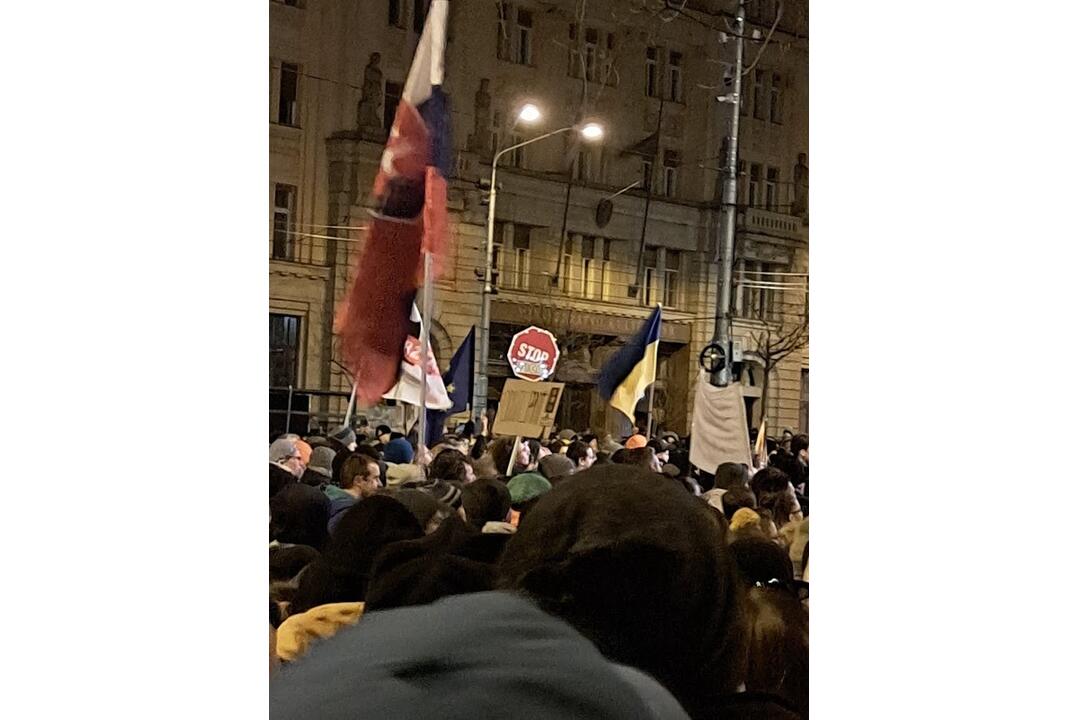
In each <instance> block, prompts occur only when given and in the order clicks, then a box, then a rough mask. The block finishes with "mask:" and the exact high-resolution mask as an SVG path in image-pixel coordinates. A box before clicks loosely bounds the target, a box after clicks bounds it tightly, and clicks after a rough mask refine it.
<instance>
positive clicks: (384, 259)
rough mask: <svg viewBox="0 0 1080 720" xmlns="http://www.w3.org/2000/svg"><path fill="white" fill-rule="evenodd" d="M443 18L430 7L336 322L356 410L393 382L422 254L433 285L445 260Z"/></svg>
mask: <svg viewBox="0 0 1080 720" xmlns="http://www.w3.org/2000/svg"><path fill="white" fill-rule="evenodd" d="M446 17H447V0H432V2H431V7H430V9H429V12H428V16H427V22H426V23H425V25H424V32H423V34H422V35H421V36H420V43H419V45H417V48H416V54H415V55H414V56H413V62H412V67H411V68H410V69H409V77H408V79H407V80H406V81H405V88H404V89H403V91H402V94H401V102H400V104H399V105H398V108H397V114H396V115H395V116H394V124H393V127H392V128H391V130H390V136H389V138H388V139H387V141H386V148H385V149H384V150H383V155H382V162H381V164H380V167H379V173H378V175H377V176H376V177H375V188H374V192H373V197H374V199H375V203H374V205H375V207H374V209H373V210H372V211H371V214H372V221H371V224H370V229H369V232H368V236H367V238H366V240H365V242H364V245H363V248H362V250H361V251H360V253H359V257H358V259H357V268H356V277H355V279H354V280H353V285H352V288H351V290H350V291H349V293H348V295H347V296H346V298H345V301H344V303H343V304H342V306H341V307H340V308H339V310H338V314H337V318H336V322H335V331H336V332H337V333H338V335H339V336H340V340H341V352H342V356H343V359H344V361H345V365H346V367H348V368H349V370H350V371H351V372H352V373H353V377H354V379H355V380H356V402H357V405H358V406H360V407H367V406H370V405H374V404H375V403H377V402H379V399H380V398H381V397H382V396H383V394H384V393H386V392H387V391H388V390H390V388H391V387H393V386H394V384H395V383H396V382H397V380H398V375H399V371H400V369H401V363H402V358H403V355H404V354H405V350H406V343H407V340H408V337H409V335H410V332H409V330H410V326H411V322H410V319H409V316H410V312H411V310H412V307H413V302H414V300H415V298H416V290H417V288H418V287H419V286H420V285H421V284H422V283H423V274H424V273H423V267H424V264H423V253H425V252H426V253H431V255H432V261H433V263H432V264H433V266H434V268H435V273H434V275H435V276H436V277H437V276H438V272H439V269H440V265H441V259H442V258H443V257H444V256H445V249H446V245H447V237H448V232H449V231H448V224H447V215H446V178H447V176H448V175H449V172H450V156H451V142H450V107H449V100H448V98H447V97H446V95H445V94H444V93H443V89H442V82H443V54H444V49H445V47H446Z"/></svg>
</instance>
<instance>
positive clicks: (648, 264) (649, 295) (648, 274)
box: [641, 247, 660, 306]
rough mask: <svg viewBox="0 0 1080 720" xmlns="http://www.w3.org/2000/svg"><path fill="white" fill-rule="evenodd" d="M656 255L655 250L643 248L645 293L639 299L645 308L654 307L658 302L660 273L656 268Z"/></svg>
mask: <svg viewBox="0 0 1080 720" xmlns="http://www.w3.org/2000/svg"><path fill="white" fill-rule="evenodd" d="M657 255H658V253H657V249H656V248H654V247H646V248H645V292H644V293H642V296H641V299H642V302H643V303H644V304H645V305H646V306H652V305H655V304H656V303H657V302H658V301H659V300H660V288H659V282H660V273H659V270H657V266H656V260H657Z"/></svg>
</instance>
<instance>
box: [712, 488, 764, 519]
mask: <svg viewBox="0 0 1080 720" xmlns="http://www.w3.org/2000/svg"><path fill="white" fill-rule="evenodd" d="M720 506H721V508H722V509H723V511H724V517H726V518H727V519H728V520H731V518H732V516H733V515H734V514H735V513H736V512H738V511H739V509H740V508H750V509H751V510H752V509H754V508H755V507H757V498H755V497H754V493H752V492H750V488H748V487H739V486H736V487H733V488H731V489H730V490H728V491H727V492H725V493H724V496H723V497H722V498H720Z"/></svg>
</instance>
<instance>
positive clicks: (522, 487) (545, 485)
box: [506, 472, 551, 510]
mask: <svg viewBox="0 0 1080 720" xmlns="http://www.w3.org/2000/svg"><path fill="white" fill-rule="evenodd" d="M506 489H507V490H509V491H510V504H511V505H512V506H513V507H514V508H516V509H519V510H520V509H521V507H522V506H523V505H525V503H527V502H529V501H530V500H535V499H536V498H538V497H540V496H541V495H543V494H544V493H546V492H549V491H550V490H551V483H550V482H549V481H548V479H547V478H545V477H544V476H543V475H541V474H539V473H533V472H527V473H521V474H520V475H515V476H514V477H512V478H511V479H510V482H508V483H507V484H506Z"/></svg>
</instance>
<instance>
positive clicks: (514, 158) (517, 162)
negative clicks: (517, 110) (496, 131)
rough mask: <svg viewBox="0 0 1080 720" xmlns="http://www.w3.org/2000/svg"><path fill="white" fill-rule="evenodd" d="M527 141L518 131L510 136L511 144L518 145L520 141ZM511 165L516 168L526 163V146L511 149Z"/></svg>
mask: <svg viewBox="0 0 1080 720" xmlns="http://www.w3.org/2000/svg"><path fill="white" fill-rule="evenodd" d="M521 142H525V138H523V137H522V136H521V135H518V134H517V133H514V134H513V135H511V136H510V145H517V144H518V143H521ZM510 165H511V166H513V167H516V168H520V167H523V166H524V165H525V148H523V147H519V148H515V149H513V150H511V151H510Z"/></svg>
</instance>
